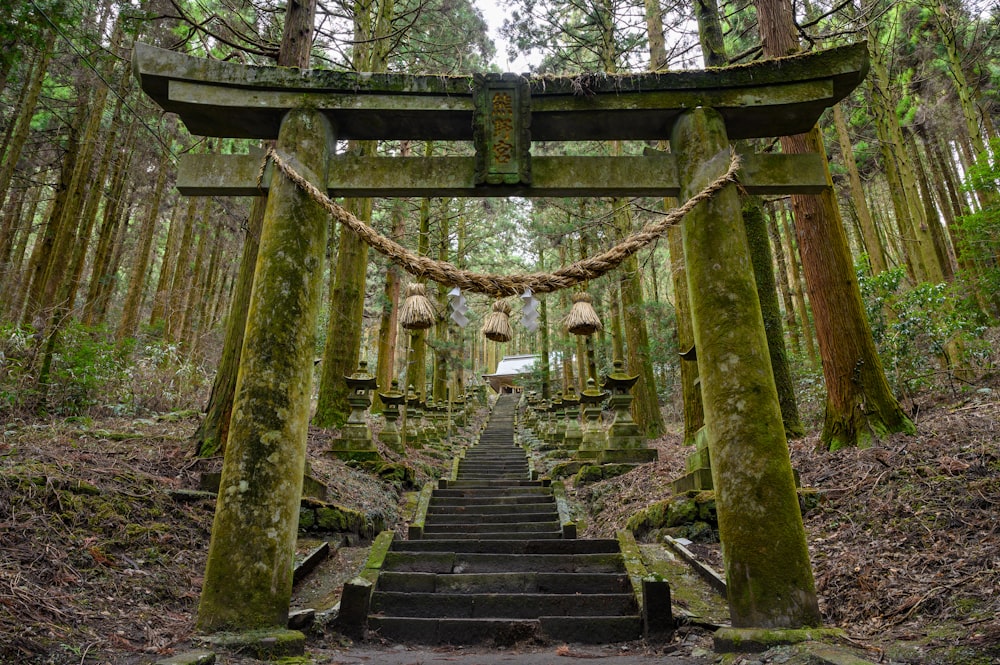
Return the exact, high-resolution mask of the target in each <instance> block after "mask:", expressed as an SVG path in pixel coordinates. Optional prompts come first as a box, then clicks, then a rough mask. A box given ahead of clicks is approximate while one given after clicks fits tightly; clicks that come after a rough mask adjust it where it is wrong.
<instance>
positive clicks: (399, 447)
mask: <svg viewBox="0 0 1000 665" xmlns="http://www.w3.org/2000/svg"><path fill="white" fill-rule="evenodd" d="M378 396H379V399H381V400H382V404H384V405H385V410H384V411H382V415H383V416H385V427H383V428H382V432H381V434H379V439H380V440H381V441H382V443H384V444H385V445H387V446H388V447H389V449H390V450H393V451H395V452H397V453H403V452H405V449H406V447H405V444H406V440H405V438H404V435H403V433H402V432H400V430H399V426H398V425H396V421H397V420H399V415H400V414H399V407H400V405H405V403H406V395H404V394H403V393H402V392H400V390H399V381H397V380H396V379H393V380H392V388H391V389H390V390H389V392H387V393H379V394H378Z"/></svg>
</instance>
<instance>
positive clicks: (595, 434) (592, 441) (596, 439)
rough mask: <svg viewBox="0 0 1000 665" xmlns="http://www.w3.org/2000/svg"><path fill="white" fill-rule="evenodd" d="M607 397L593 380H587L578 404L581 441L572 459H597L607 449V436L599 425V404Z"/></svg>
mask: <svg viewBox="0 0 1000 665" xmlns="http://www.w3.org/2000/svg"><path fill="white" fill-rule="evenodd" d="M607 397H608V395H607V393H605V392H602V391H601V390H599V389H598V388H597V384H596V383H594V380H593V379H587V389H586V390H584V391H583V392H582V393H580V404H581V405H582V406H583V433H582V440H581V441H580V447H579V448H577V451H576V454H575V455H573V457H574V458H576V459H578V460H593V459H597V457H598V456H599V455H600V454H601V451H603V450H604V449H605V448H606V447H607V441H608V438H607V434H606V433H605V431H604V427H603V426H602V425H601V402H603V401H604V400H605V399H607Z"/></svg>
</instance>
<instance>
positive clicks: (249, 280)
mask: <svg viewBox="0 0 1000 665" xmlns="http://www.w3.org/2000/svg"><path fill="white" fill-rule="evenodd" d="M266 205H267V199H266V198H264V197H259V196H258V197H256V198H254V200H253V204H252V205H251V206H250V216H249V218H248V219H247V231H246V236H245V237H244V238H243V254H242V256H241V257H240V268H239V274H238V276H237V278H236V286H235V288H234V290H233V297H232V299H231V301H230V304H229V316H227V317H226V334H225V338H224V339H223V342H222V357H221V358H220V359H219V367H218V369H217V370H216V373H215V380H214V381H213V382H212V392H211V394H210V395H209V398H208V406H207V407H206V408H205V416H204V418H202V420H201V424H199V425H198V431H197V432H195V435H194V440H195V443H196V447H195V454H196V455H198V456H199V457H212V456H213V455H221V454H223V453H225V451H226V439H227V438H228V436H229V420H230V417H231V415H232V412H233V397H234V395H235V392H236V375H237V372H238V371H239V366H240V354H241V353H242V351H243V333H244V331H245V329H246V321H247V310H249V309H250V292H251V290H252V289H253V276H254V269H255V267H256V265H257V250H258V248H259V247H260V233H261V227H262V225H263V223H264V208H265V206H266Z"/></svg>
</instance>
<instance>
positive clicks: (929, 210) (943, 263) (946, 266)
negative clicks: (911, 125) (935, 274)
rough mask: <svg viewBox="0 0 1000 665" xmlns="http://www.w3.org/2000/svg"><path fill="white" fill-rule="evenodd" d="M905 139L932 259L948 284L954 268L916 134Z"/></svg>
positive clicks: (909, 133) (953, 273)
mask: <svg viewBox="0 0 1000 665" xmlns="http://www.w3.org/2000/svg"><path fill="white" fill-rule="evenodd" d="M906 139H907V140H906V146H907V148H908V152H909V156H910V161H911V162H912V163H913V170H914V172H915V174H916V176H917V191H919V192H920V201H921V203H923V207H924V220H925V224H926V226H927V231H928V235H929V236H930V239H931V245H932V247H933V250H934V257H935V258H936V259H937V265H938V266H939V267H940V269H941V277H942V278H943V279H944V280H945V281H948V282H950V281H951V280H952V279H954V277H955V267H954V266H953V265H952V263H951V254H950V252H949V251H948V241H947V239H946V238H945V235H944V229H943V228H942V226H941V217H940V216H939V215H938V211H937V206H936V205H935V204H934V195H933V194H932V193H931V186H930V182H928V180H927V170H926V169H925V168H924V164H923V162H922V161H921V159H920V151H919V150H918V148H917V137H916V133H915V132H913V131H912V130H910V131H908V132H907V137H906Z"/></svg>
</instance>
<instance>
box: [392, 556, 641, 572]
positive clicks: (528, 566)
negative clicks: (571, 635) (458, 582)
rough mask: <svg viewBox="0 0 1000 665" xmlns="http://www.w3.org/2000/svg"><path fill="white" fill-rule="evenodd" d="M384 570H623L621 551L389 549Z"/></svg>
mask: <svg viewBox="0 0 1000 665" xmlns="http://www.w3.org/2000/svg"><path fill="white" fill-rule="evenodd" d="M383 569H384V570H388V571H397V572H404V571H405V572H415V573H443V574H451V573H521V572H527V573H530V572H539V573H541V572H545V573H621V572H623V571H624V570H625V564H624V563H623V562H622V558H621V554H619V553H618V552H614V553H610V552H604V553H595V554H573V555H564V554H486V553H483V554H479V553H475V552H429V551H424V552H420V551H415V552H392V551H390V552H388V553H386V557H385V564H384V566H383Z"/></svg>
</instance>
